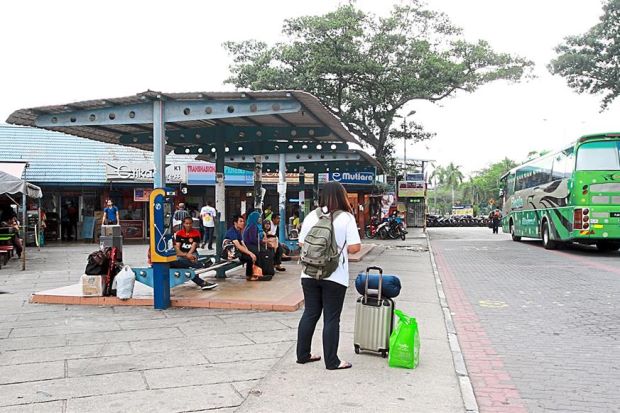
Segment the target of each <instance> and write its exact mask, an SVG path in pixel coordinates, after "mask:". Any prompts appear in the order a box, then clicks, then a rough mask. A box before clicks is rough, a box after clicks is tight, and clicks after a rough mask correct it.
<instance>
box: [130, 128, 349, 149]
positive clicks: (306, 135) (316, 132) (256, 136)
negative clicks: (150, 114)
mask: <svg viewBox="0 0 620 413" xmlns="http://www.w3.org/2000/svg"><path fill="white" fill-rule="evenodd" d="M330 134H331V131H330V130H329V128H323V127H317V128H312V127H273V126H213V127H206V128H187V129H179V130H168V131H167V132H166V138H167V139H168V144H170V145H183V144H211V143H216V142H222V141H224V142H225V141H234V142H262V141H274V140H310V139H311V138H313V137H325V136H329V135H330ZM119 140H120V143H121V144H125V145H126V144H150V143H153V134H151V133H136V134H125V135H121V136H120V138H119ZM337 141H338V142H340V141H341V140H340V139H338V140H337Z"/></svg>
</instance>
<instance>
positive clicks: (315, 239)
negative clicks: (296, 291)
mask: <svg viewBox="0 0 620 413" xmlns="http://www.w3.org/2000/svg"><path fill="white" fill-rule="evenodd" d="M315 212H316V214H317V216H318V217H319V220H318V222H317V223H316V224H315V225H314V226H313V227H312V228H310V231H308V234H307V235H306V238H304V242H303V246H302V247H301V255H300V258H301V265H302V267H303V269H304V273H305V274H306V275H308V276H310V277H312V278H314V279H317V280H322V279H323V278H327V277H329V276H330V275H332V274H333V272H334V271H336V269H337V268H338V265H339V264H340V256H341V255H342V250H340V251H338V244H337V243H336V235H335V234H334V219H336V218H337V217H338V216H339V215H340V213H341V212H342V211H336V212H333V213H327V214H326V213H324V212H323V210H322V209H321V208H317V209H316V210H315ZM345 245H346V242H345ZM343 249H344V246H343ZM342 259H343V260H344V257H342Z"/></svg>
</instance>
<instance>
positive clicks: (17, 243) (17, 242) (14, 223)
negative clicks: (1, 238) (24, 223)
mask: <svg viewBox="0 0 620 413" xmlns="http://www.w3.org/2000/svg"><path fill="white" fill-rule="evenodd" d="M8 224H9V227H11V229H10V233H12V234H15V235H14V236H13V238H12V239H11V243H12V244H13V248H15V253H16V254H17V257H18V258H21V256H22V251H23V250H24V246H23V244H22V239H21V238H20V237H19V221H18V220H17V216H15V215H13V216H12V217H11V219H9V222H8Z"/></svg>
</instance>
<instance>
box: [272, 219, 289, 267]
mask: <svg viewBox="0 0 620 413" xmlns="http://www.w3.org/2000/svg"><path fill="white" fill-rule="evenodd" d="M279 227H280V214H277V213H276V214H273V215H272V221H271V230H270V231H269V234H271V235H275V236H278V228H279ZM278 242H280V239H279V238H278ZM279 246H280V257H281V260H282V261H290V260H291V257H289V256H288V255H287V253H289V252H290V250H289V248H288V247H287V246H286V244H283V243H281V242H280V244H279Z"/></svg>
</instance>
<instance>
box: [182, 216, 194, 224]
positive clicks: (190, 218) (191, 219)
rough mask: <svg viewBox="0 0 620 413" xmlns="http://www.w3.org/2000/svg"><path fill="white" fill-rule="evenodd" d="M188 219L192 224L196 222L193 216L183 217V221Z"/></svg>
mask: <svg viewBox="0 0 620 413" xmlns="http://www.w3.org/2000/svg"><path fill="white" fill-rule="evenodd" d="M188 219H189V220H190V221H192V224H193V223H194V219H193V218H192V217H185V218H183V222H185V221H187V220H188Z"/></svg>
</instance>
